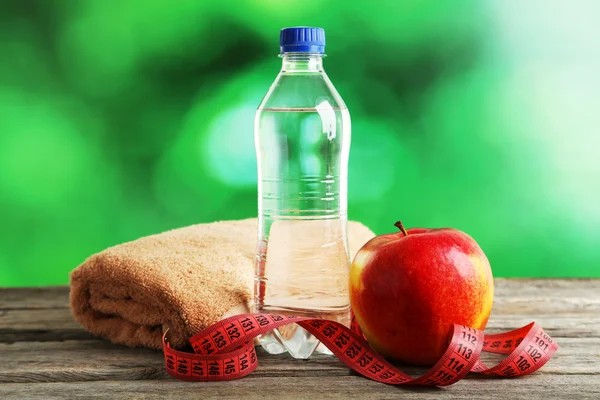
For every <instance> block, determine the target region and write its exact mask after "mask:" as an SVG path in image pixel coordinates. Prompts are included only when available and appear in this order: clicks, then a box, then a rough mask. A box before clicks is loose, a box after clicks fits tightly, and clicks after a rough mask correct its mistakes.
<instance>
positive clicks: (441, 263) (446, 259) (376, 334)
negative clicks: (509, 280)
mask: <svg viewBox="0 0 600 400" xmlns="http://www.w3.org/2000/svg"><path fill="white" fill-rule="evenodd" d="M396 226H397V227H398V228H399V229H400V232H398V233H392V234H388V235H381V236H377V237H375V238H373V239H371V240H370V241H369V242H367V243H366V244H365V245H364V246H363V247H362V248H361V249H360V250H359V251H358V253H357V254H356V256H355V257H354V261H353V262H352V266H351V268H350V303H351V304H352V310H353V311H354V314H355V316H356V321H357V322H358V325H359V326H360V328H361V329H362V331H363V333H364V335H365V337H366V338H367V340H368V341H369V343H370V344H371V346H373V348H375V350H377V351H378V352H380V353H381V354H382V355H383V356H385V357H387V358H389V359H393V360H398V361H402V362H405V363H409V364H415V365H433V364H434V363H435V362H436V361H438V360H439V359H440V357H441V356H442V354H443V353H444V351H445V350H446V347H447V346H448V333H449V331H450V327H451V325H452V324H461V325H466V326H469V327H472V328H476V329H484V328H485V325H486V323H487V321H488V318H489V316H490V311H491V309H492V302H493V298H494V280H493V277H492V270H491V268H490V264H489V262H488V259H487V257H486V256H485V254H484V253H483V251H482V250H481V248H480V247H479V245H478V244H477V242H475V240H473V239H472V238H471V237H470V236H469V235H467V234H466V233H464V232H461V231H459V230H456V229H450V228H443V229H409V230H408V231H407V230H405V229H404V227H403V226H402V224H401V223H400V222H397V223H396Z"/></svg>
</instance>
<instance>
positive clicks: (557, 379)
mask: <svg viewBox="0 0 600 400" xmlns="http://www.w3.org/2000/svg"><path fill="white" fill-rule="evenodd" d="M0 397H1V398H3V399H23V398H28V399H29V398H35V399H60V400H62V399H65V398H75V397H77V398H79V397H81V398H86V399H97V398H111V399H139V398H144V399H165V398H169V399H183V398H186V399H187V398H201V399H219V400H222V399H223V400H225V399H245V400H252V399H259V400H264V399H280V400H285V399H307V400H315V399H338V398H359V399H361V400H372V399H398V398H410V399H417V400H419V399H432V398H433V399H441V400H444V399H468V400H471V399H473V398H482V399H484V398H485V399H492V400H494V399H499V400H507V399H511V400H537V399H541V400H547V399H568V398H572V399H598V398H600V389H599V385H598V377H597V376H591V375H543V374H538V375H534V376H529V377H524V378H520V379H518V380H512V379H495V380H489V379H469V380H463V381H460V382H458V383H456V384H455V385H453V386H451V387H448V388H417V387H415V388H411V387H394V386H388V385H384V384H381V383H377V382H374V381H370V380H368V379H365V378H362V377H359V376H324V377H321V378H319V379H315V378H314V377H303V378H299V377H286V376H280V377H277V378H270V377H258V378H254V379H252V378H251V377H248V378H246V379H241V380H238V381H231V382H203V383H189V382H181V381H175V380H155V381H129V382H122V381H105V382H74V383H64V382H57V383H37V384H35V383H34V384H32V383H27V384H16V383H13V384H5V385H0Z"/></svg>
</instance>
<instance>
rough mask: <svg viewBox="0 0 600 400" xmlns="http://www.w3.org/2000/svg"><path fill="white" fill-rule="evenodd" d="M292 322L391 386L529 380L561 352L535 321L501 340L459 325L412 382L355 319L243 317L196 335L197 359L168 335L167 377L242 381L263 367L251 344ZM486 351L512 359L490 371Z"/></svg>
mask: <svg viewBox="0 0 600 400" xmlns="http://www.w3.org/2000/svg"><path fill="white" fill-rule="evenodd" d="M293 323H296V324H298V325H300V326H302V327H303V328H304V329H306V330H307V331H309V332H310V333H312V334H313V335H314V336H315V337H316V338H317V339H319V340H320V341H321V343H323V344H324V345H325V346H327V348H329V350H331V351H332V352H333V354H335V355H336V356H337V357H338V358H339V359H340V360H341V361H342V362H343V363H344V364H346V365H347V366H348V367H350V368H352V369H353V370H355V371H356V372H358V373H360V374H362V375H364V376H366V377H367V378H370V379H373V380H375V381H378V382H383V383H387V384H392V385H402V384H404V385H422V386H447V385H451V384H453V383H455V382H457V381H459V380H460V379H462V378H464V377H465V375H467V374H468V373H469V372H477V373H481V374H486V375H497V376H501V377H505V378H508V377H517V376H522V375H527V374H531V373H532V372H534V371H537V370H538V369H539V368H541V367H542V366H543V365H544V364H546V362H547V361H548V360H549V359H550V358H551V357H552V355H553V354H554V352H555V351H556V350H558V345H557V344H556V342H555V341H554V340H552V338H551V337H550V336H548V335H547V334H546V333H545V332H544V330H543V329H542V328H541V327H540V326H538V325H537V324H536V323H534V322H532V323H531V324H529V325H527V326H524V327H522V328H519V329H516V330H514V331H510V332H506V333H501V334H496V335H485V334H484V333H483V331H480V330H477V329H474V328H469V327H466V326H462V325H457V324H454V325H453V327H452V329H451V332H450V334H451V336H452V337H451V340H450V344H449V345H448V349H447V350H446V352H445V353H444V355H443V356H442V358H441V359H440V360H439V361H438V362H437V363H436V364H435V365H434V366H433V367H432V368H431V369H430V370H429V371H427V372H426V373H425V374H424V375H423V376H421V377H419V378H411V377H410V376H408V375H406V374H405V373H404V372H402V371H400V370H399V369H398V368H396V367H394V366H393V365H392V364H390V363H389V362H388V361H386V360H385V359H384V358H383V357H382V356H381V355H379V354H378V353H377V352H375V350H373V349H372V348H371V347H370V346H369V344H368V343H367V341H366V340H365V338H364V336H363V335H362V332H361V331H360V328H359V327H358V324H357V323H356V322H355V320H354V318H353V319H352V328H351V329H349V328H347V327H346V326H344V325H342V324H340V323H337V322H334V321H328V320H324V319H315V318H302V317H289V316H283V315H273V314H240V315H235V316H233V317H229V318H226V319H224V320H222V321H220V322H218V323H216V324H215V325H213V326H211V327H209V328H207V329H205V330H203V331H202V332H200V333H198V334H197V335H194V336H193V337H192V338H191V339H190V343H191V345H192V348H193V349H194V351H195V354H194V353H187V352H183V351H178V350H175V349H173V348H172V347H171V345H170V343H169V335H168V330H167V332H165V334H164V335H163V351H164V355H165V366H166V368H167V372H168V373H169V374H170V375H171V376H173V377H174V378H177V379H182V380H187V381H227V380H232V379H238V378H242V377H244V376H246V375H248V374H250V373H251V372H252V371H254V370H255V369H256V367H257V366H258V360H257V358H256V352H255V350H254V343H253V340H252V339H253V338H255V337H256V336H258V335H261V334H264V333H267V332H269V331H271V330H273V329H276V328H279V327H280V326H283V325H287V324H293ZM481 351H487V352H491V353H499V354H508V357H506V358H505V359H504V360H503V361H502V362H500V363H499V364H498V365H496V366H494V367H491V368H488V367H486V366H485V365H484V364H483V362H481V360H480V359H479V355H480V354H481Z"/></svg>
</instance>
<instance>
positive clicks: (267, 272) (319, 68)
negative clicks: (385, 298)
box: [254, 27, 350, 358]
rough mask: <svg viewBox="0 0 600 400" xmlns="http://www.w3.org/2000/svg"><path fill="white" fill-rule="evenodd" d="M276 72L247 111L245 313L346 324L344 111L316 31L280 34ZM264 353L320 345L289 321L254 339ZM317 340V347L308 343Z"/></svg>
mask: <svg viewBox="0 0 600 400" xmlns="http://www.w3.org/2000/svg"><path fill="white" fill-rule="evenodd" d="M280 48H281V57H282V59H283V65H282V68H281V72H280V73H279V75H278V76H277V79H275V82H274V83H273V84H272V85H271V88H270V89H269V91H268V93H267V95H266V96H265V98H264V100H263V101H262V103H261V104H260V106H259V108H258V111H257V112H256V119H255V125H254V140H255V145H256V153H257V160H258V220H259V229H258V236H259V237H258V246H257V254H256V274H255V311H256V312H266V313H279V314H286V315H297V316H311V317H318V318H325V319H330V320H335V321H338V322H341V323H344V324H346V325H348V323H349V310H350V305H349V297H348V271H349V265H350V257H349V253H348V242H347V233H346V225H347V187H348V155H349V151H350V114H349V113H348V110H347V109H346V106H345V104H344V102H343V101H342V99H341V97H340V96H339V94H338V93H337V91H336V90H335V88H334V87H333V85H332V84H331V81H330V80H329V78H328V77H327V75H326V74H325V71H324V70H323V57H324V51H325V32H324V31H323V29H321V28H309V27H296V28H286V29H283V30H282V31H281V37H280ZM259 340H260V342H261V344H262V346H263V348H264V349H265V350H266V351H267V352H269V353H271V354H279V353H282V352H285V351H288V352H289V353H290V354H291V355H292V356H293V357H295V358H308V357H310V356H311V354H312V353H313V352H314V351H315V349H317V351H321V352H324V353H328V352H329V351H328V349H327V348H326V347H325V346H323V345H321V346H319V342H318V340H317V339H316V338H315V337H314V336H312V335H310V334H309V333H308V332H307V331H305V330H304V329H303V328H301V327H300V326H298V325H296V324H291V325H287V326H285V327H282V328H280V329H279V330H278V331H272V332H270V333H267V334H266V335H263V336H262V337H260V338H259ZM317 347H318V348H317Z"/></svg>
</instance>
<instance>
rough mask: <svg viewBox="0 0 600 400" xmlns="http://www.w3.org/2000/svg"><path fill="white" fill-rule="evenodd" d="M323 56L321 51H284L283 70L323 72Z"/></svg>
mask: <svg viewBox="0 0 600 400" xmlns="http://www.w3.org/2000/svg"><path fill="white" fill-rule="evenodd" d="M323 56H324V54H320V53H284V54H282V55H281V57H282V58H283V64H282V66H281V72H323Z"/></svg>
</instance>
